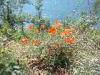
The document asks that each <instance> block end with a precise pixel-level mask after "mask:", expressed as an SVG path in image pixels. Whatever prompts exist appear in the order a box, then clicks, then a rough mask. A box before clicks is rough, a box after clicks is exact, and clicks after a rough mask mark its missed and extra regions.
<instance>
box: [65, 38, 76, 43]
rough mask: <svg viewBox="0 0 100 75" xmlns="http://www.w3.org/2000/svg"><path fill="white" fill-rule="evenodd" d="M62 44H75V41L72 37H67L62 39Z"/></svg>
mask: <svg viewBox="0 0 100 75" xmlns="http://www.w3.org/2000/svg"><path fill="white" fill-rule="evenodd" d="M64 42H65V43H67V44H74V43H75V39H74V38H73V37H68V38H65V39H64Z"/></svg>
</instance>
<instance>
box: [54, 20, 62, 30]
mask: <svg viewBox="0 0 100 75" xmlns="http://www.w3.org/2000/svg"><path fill="white" fill-rule="evenodd" d="M54 25H55V28H60V27H61V26H62V24H61V22H60V21H59V20H55V24H54Z"/></svg>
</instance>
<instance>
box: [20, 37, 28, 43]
mask: <svg viewBox="0 0 100 75" xmlns="http://www.w3.org/2000/svg"><path fill="white" fill-rule="evenodd" d="M28 43H29V40H28V38H27V37H23V38H21V44H23V45H26V44H28Z"/></svg>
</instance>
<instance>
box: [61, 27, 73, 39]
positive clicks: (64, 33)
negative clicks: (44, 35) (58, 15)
mask: <svg viewBox="0 0 100 75" xmlns="http://www.w3.org/2000/svg"><path fill="white" fill-rule="evenodd" d="M72 33H73V29H71V28H70V29H65V30H64V31H63V32H61V33H60V36H61V37H64V36H65V35H71V34H72Z"/></svg>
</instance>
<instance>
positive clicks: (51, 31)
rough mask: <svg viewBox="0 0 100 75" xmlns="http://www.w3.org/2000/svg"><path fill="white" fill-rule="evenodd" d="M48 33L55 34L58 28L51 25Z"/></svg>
mask: <svg viewBox="0 0 100 75" xmlns="http://www.w3.org/2000/svg"><path fill="white" fill-rule="evenodd" d="M48 33H50V34H55V33H56V29H55V28H54V27H51V28H50V29H49V30H48Z"/></svg>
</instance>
